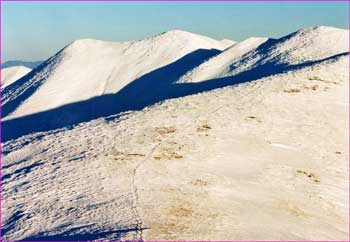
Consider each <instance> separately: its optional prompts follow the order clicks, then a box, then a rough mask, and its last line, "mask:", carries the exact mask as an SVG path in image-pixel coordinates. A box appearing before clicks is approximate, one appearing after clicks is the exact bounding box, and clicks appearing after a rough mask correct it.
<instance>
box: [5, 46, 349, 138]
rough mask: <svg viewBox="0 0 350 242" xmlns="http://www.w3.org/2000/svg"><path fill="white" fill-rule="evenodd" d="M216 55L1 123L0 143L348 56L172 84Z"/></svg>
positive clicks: (202, 54) (202, 53)
mask: <svg viewBox="0 0 350 242" xmlns="http://www.w3.org/2000/svg"><path fill="white" fill-rule="evenodd" d="M270 44H271V43H270ZM264 45H265V44H263V45H262V46H263V47H264ZM219 52H220V51H218V50H203V49H200V50H196V51H194V52H192V53H190V54H188V55H186V56H184V57H182V58H181V59H179V60H177V61H175V62H173V63H171V64H169V65H167V66H164V67H161V68H159V69H157V70H155V71H152V72H150V73H148V74H145V75H144V76H142V77H140V78H139V79H137V80H135V81H133V82H131V83H130V84H129V85H127V86H125V87H124V88H123V89H122V90H120V91H119V92H117V93H115V94H106V95H102V96H98V97H94V98H91V99H89V100H85V101H81V102H76V103H71V104H67V105H64V106H61V107H58V108H54V109H51V110H48V111H44V112H40V113H35V114H32V115H28V116H24V117H21V118H16V119H12V120H9V121H5V122H3V126H2V131H3V132H2V133H3V134H2V135H3V137H2V141H3V142H5V141H7V140H10V139H14V138H18V137H20V136H22V135H26V134H29V133H33V132H39V131H48V130H52V129H57V128H62V127H67V126H71V125H75V124H78V123H80V122H85V121H90V120H93V119H96V118H100V117H107V116H110V115H114V114H118V113H121V112H125V111H129V110H141V109H143V108H145V107H146V106H149V105H152V104H155V103H157V102H160V101H164V100H167V99H171V98H178V97H183V96H187V95H192V94H196V93H201V92H205V91H210V90H213V89H217V88H222V87H226V86H230V85H235V84H238V83H243V82H248V81H253V80H257V79H260V78H262V77H267V76H270V75H274V74H280V73H283V72H286V71H291V70H296V69H300V68H304V67H307V66H311V65H314V64H317V63H321V62H323V61H328V60H332V59H336V58H339V57H341V56H345V55H348V52H346V53H341V54H338V55H335V56H332V57H328V58H325V59H322V60H318V61H308V62H304V63H302V64H298V65H280V64H276V63H274V62H273V61H272V62H268V63H265V64H261V65H256V66H257V67H256V68H253V69H250V70H247V71H244V72H242V73H239V74H237V75H234V76H230V77H225V78H217V79H213V80H208V81H203V82H200V83H175V81H177V80H178V79H179V78H180V77H181V76H182V75H184V74H185V73H186V72H187V71H189V70H191V69H193V68H194V67H196V66H198V65H199V64H201V63H202V62H203V61H204V60H206V59H208V58H210V57H212V56H214V55H216V54H218V53H219Z"/></svg>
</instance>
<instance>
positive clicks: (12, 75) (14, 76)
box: [1, 66, 31, 89]
mask: <svg viewBox="0 0 350 242" xmlns="http://www.w3.org/2000/svg"><path fill="white" fill-rule="evenodd" d="M30 71H31V69H30V68H28V67H25V66H13V67H7V68H4V69H2V70H1V88H2V89H3V88H5V87H7V86H8V85H10V84H12V83H14V82H15V81H17V80H18V79H19V78H21V77H23V76H24V75H26V74H27V73H28V72H30Z"/></svg>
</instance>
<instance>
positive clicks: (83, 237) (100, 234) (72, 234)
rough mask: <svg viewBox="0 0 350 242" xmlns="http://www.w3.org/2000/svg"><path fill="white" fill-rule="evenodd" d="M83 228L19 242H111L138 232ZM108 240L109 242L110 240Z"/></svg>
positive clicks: (127, 229)
mask: <svg viewBox="0 0 350 242" xmlns="http://www.w3.org/2000/svg"><path fill="white" fill-rule="evenodd" d="M85 227H86V226H85ZM85 227H78V228H72V229H69V230H66V231H64V232H61V233H53V234H52V233H50V234H48V233H39V234H36V235H34V236H30V237H27V238H24V239H23V240H20V241H92V240H101V238H112V240H113V241H118V240H121V239H122V238H123V237H124V236H125V235H127V234H128V233H136V232H137V231H139V229H138V228H122V229H106V231H98V230H97V231H96V230H94V229H89V228H85ZM145 229H147V228H142V229H141V230H145ZM108 240H109V241H111V239H108Z"/></svg>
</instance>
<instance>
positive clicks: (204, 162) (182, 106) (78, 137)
mask: <svg viewBox="0 0 350 242" xmlns="http://www.w3.org/2000/svg"><path fill="white" fill-rule="evenodd" d="M348 36H349V32H348V31H347V30H342V29H336V28H332V27H317V28H309V29H303V30H300V31H297V32H295V33H293V34H290V35H287V36H285V37H282V38H280V39H267V38H250V39H247V40H245V41H242V42H238V43H234V44H233V45H231V44H229V43H226V45H225V46H223V45H222V41H216V40H212V39H208V38H206V37H203V36H198V35H194V34H191V33H187V32H182V31H171V32H167V33H164V34H161V35H158V36H155V37H152V38H149V39H145V40H142V41H136V42H125V43H110V42H103V41H96V40H80V41H76V42H74V43H72V44H71V45H69V46H67V47H65V48H64V49H63V50H61V51H60V52H59V53H58V54H56V55H55V56H53V57H52V58H50V59H49V60H47V61H46V62H45V63H43V64H42V65H41V66H40V67H38V68H37V69H36V70H33V71H32V72H31V73H29V74H27V76H26V77H24V78H21V79H20V80H18V81H16V82H15V83H14V84H12V85H10V86H8V87H7V88H5V89H4V94H6V97H5V100H6V103H5V105H4V108H5V111H6V112H7V117H6V121H5V122H4V123H3V126H2V132H3V133H5V134H6V135H7V137H6V140H5V141H6V142H5V143H3V179H2V183H3V187H2V190H3V191H2V196H3V201H2V204H3V211H2V214H3V216H2V220H3V226H2V235H3V239H5V240H104V239H106V240H119V239H123V240H127V239H130V240H139V241H142V240H346V239H348V237H349V230H348V228H349V220H348V219H349V217H348V215H349V213H348V212H349V193H348V192H349V190H348V189H349V187H348V181H349V167H348V158H349V150H348V142H349V137H348V135H347V134H348V133H347V131H348V129H349V114H348V110H349V62H348V60H349V49H348V46H347V44H348V42H349V39H348V38H349V37H348ZM192 41H194V42H192ZM100 52H101V53H100ZM145 61H148V62H147V63H146V62H145ZM124 72H125V73H124ZM63 77H64V78H63ZM23 80H25V81H23ZM100 84H101V86H100ZM15 85H16V86H17V88H14V87H15ZM90 85H91V86H90ZM79 88H81V89H79ZM79 90H81V91H79ZM62 92H63V93H62ZM40 98H41V99H40ZM55 99H59V100H55ZM40 100H41V102H40ZM159 101H164V102H159ZM29 104H31V105H29ZM148 104H154V105H151V106H149V105H148ZM6 105H8V106H7V108H6ZM57 105H58V106H57ZM60 105H61V106H60ZM62 105H63V106H62ZM133 109H134V110H136V111H130V112H124V111H127V110H133ZM39 111H41V112H39ZM37 112H39V113H37ZM91 113H92V114H93V115H91ZM84 115H86V116H84ZM20 116H22V117H20ZM47 123H49V126H45V125H47ZM65 124H69V125H65ZM72 124H74V125H72ZM42 127H44V128H42ZM39 131H40V132H39ZM11 138H13V139H11Z"/></svg>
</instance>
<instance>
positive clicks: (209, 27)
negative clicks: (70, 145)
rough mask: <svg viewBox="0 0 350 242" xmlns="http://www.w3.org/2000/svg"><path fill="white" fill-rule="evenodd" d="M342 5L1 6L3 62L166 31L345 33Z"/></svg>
mask: <svg viewBox="0 0 350 242" xmlns="http://www.w3.org/2000/svg"><path fill="white" fill-rule="evenodd" d="M348 4H349V3H347V2H333V3H332V2H317V3H315V2H287V3H286V2H285V3H282V2H264V3H258V2H245V3H243V2H209V3H208V2H207V3H205V2H187V3H186V2H176V3H174V2H173V3H169V2H151V3H150V2H148V3H145V2H75V3H72V2H61V3H58V2H51V3H50V2H46V3H42V2H41V3H40V2H31V3H28V2H27V3H25V2H3V3H2V40H3V46H2V47H3V48H2V50H3V59H2V62H5V61H7V60H42V59H46V58H48V57H50V56H51V55H52V54H54V53H55V52H57V51H58V50H59V49H61V48H62V47H64V46H65V45H67V44H68V43H70V42H71V41H72V40H74V39H80V38H94V39H102V40H112V41H125V40H134V39H142V38H144V37H147V36H151V35H155V34H158V33H161V32H163V31H167V30H171V29H182V30H186V31H190V32H194V33H198V34H203V35H206V36H209V37H212V38H217V39H222V38H228V39H233V40H242V39H244V38H247V37H250V36H267V37H275V38H276V37H280V36H282V35H285V34H288V33H290V32H293V31H295V30H297V29H300V28H304V27H309V26H316V25H328V26H335V27H339V28H348V21H349V9H348V7H349V5H348Z"/></svg>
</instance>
